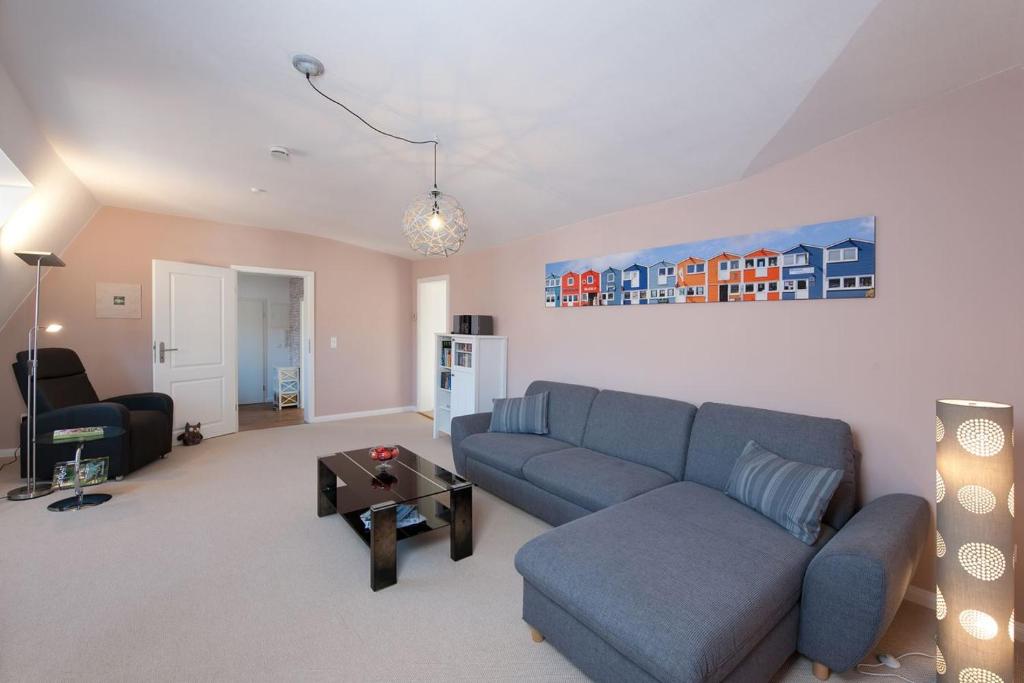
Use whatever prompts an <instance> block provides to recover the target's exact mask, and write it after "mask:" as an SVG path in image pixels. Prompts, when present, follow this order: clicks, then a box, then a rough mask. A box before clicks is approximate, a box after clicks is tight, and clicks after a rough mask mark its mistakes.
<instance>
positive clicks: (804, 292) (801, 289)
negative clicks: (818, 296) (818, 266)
mask: <svg viewBox="0 0 1024 683" xmlns="http://www.w3.org/2000/svg"><path fill="white" fill-rule="evenodd" d="M809 295H810V290H809V289H808V288H807V280H797V281H796V298H797V299H806V298H808V296H809Z"/></svg>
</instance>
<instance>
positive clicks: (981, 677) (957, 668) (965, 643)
mask: <svg viewBox="0 0 1024 683" xmlns="http://www.w3.org/2000/svg"><path fill="white" fill-rule="evenodd" d="M935 443H936V444H937V448H936V451H937V452H936V472H935V486H936V492H935V501H936V505H935V509H936V527H937V529H936V535H935V542H936V555H937V556H938V561H937V582H938V586H937V587H936V593H935V599H936V617H937V618H938V622H939V623H938V639H937V646H938V651H937V652H936V672H937V673H938V680H939V681H940V682H943V681H951V682H952V681H955V682H956V683H1012V681H1014V678H1013V635H1014V634H1013V624H1014V610H1013V600H1014V595H1013V565H1014V559H1015V558H1014V547H1013V514H1014V510H1013V407H1012V406H1009V405H1006V404H1003V403H989V402H986V401H961V400H942V401H939V402H938V403H937V404H936V417H935Z"/></svg>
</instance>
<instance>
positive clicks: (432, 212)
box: [292, 55, 469, 256]
mask: <svg viewBox="0 0 1024 683" xmlns="http://www.w3.org/2000/svg"><path fill="white" fill-rule="evenodd" d="M292 66H294V67H295V69H296V70H297V71H298V72H299V73H301V74H303V75H304V76H305V77H306V82H307V83H309V86H310V87H311V88H313V90H315V91H316V92H317V93H318V94H319V95H320V96H321V97H323V98H324V99H326V100H328V101H329V102H333V103H334V104H336V105H338V106H339V107H341V108H342V109H344V110H345V111H347V112H348V113H349V114H351V115H352V116H354V117H356V118H357V119H359V120H360V121H361V122H362V123H363V124H365V125H366V127H367V128H370V129H371V130H373V131H375V132H377V133H380V134H381V135H384V136H387V137H389V138H392V139H394V140H400V141H402V142H406V143H408V144H410V145H433V146H434V185H433V187H432V188H431V189H430V190H429V191H427V192H426V193H425V194H424V195H421V196H420V197H417V198H416V199H414V200H413V201H412V203H411V204H409V208H407V209H406V210H405V215H404V216H403V217H402V234H403V235H404V236H405V239H406V241H407V242H408V243H409V246H410V247H412V248H413V250H415V251H417V252H419V253H420V254H423V255H424V256H451V255H452V254H454V253H456V252H457V251H458V250H459V249H461V248H462V245H463V244H464V243H465V242H466V237H467V236H468V234H469V225H468V224H467V223H466V212H465V211H463V209H462V205H461V204H459V201H458V200H457V199H456V198H455V197H453V196H451V195H450V194H445V193H443V192H441V191H440V190H439V189H438V188H437V146H438V144H440V143H439V142H438V140H437V139H436V138H435V139H433V140H410V139H409V138H404V137H402V136H401V135H394V134H392V133H388V132H387V131H384V130H381V129H380V128H377V127H376V126H374V125H373V124H371V123H370V122H369V121H367V120H366V119H364V118H363V117H362V116H360V115H359V114H357V113H355V112H354V111H352V110H351V109H349V108H348V107H347V106H345V105H344V104H342V103H341V102H339V101H338V100H336V99H334V98H333V97H330V96H329V95H327V94H326V93H324V92H323V91H322V90H320V88H318V87H316V84H314V83H313V80H312V79H313V77H314V76H319V75H321V74H322V73H323V72H324V65H323V63H322V62H320V60H319V59H317V58H316V57H310V56H309V55H295V57H293V58H292Z"/></svg>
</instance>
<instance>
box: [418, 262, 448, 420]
mask: <svg viewBox="0 0 1024 683" xmlns="http://www.w3.org/2000/svg"><path fill="white" fill-rule="evenodd" d="M447 326H448V280H447V279H423V280H419V281H417V283H416V359H417V360H416V366H417V370H416V372H417V380H416V409H417V410H433V409H434V377H435V375H436V374H437V372H436V371H437V367H438V363H439V360H440V359H438V358H436V357H435V356H434V351H435V347H436V344H437V341H436V338H435V337H434V335H435V334H437V333H438V332H447V331H448V328H447Z"/></svg>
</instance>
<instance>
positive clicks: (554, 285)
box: [544, 273, 562, 308]
mask: <svg viewBox="0 0 1024 683" xmlns="http://www.w3.org/2000/svg"><path fill="white" fill-rule="evenodd" d="M561 303H562V278H560V277H558V276H557V275H555V274H554V273H548V274H547V277H545V279H544V305H545V306H547V307H548V308H557V307H558V306H560V305H561Z"/></svg>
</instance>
